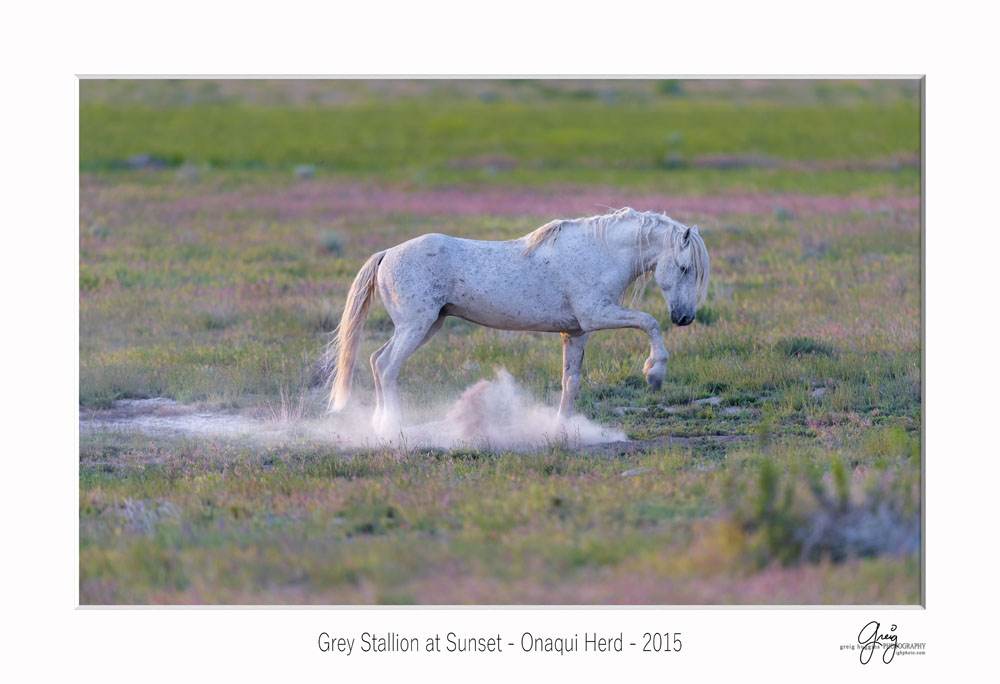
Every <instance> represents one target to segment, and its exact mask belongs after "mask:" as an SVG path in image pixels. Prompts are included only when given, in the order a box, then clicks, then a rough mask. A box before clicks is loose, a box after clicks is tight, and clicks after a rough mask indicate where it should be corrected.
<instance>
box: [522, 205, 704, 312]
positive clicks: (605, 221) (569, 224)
mask: <svg viewBox="0 0 1000 684" xmlns="http://www.w3.org/2000/svg"><path fill="white" fill-rule="evenodd" d="M627 221H635V222H636V223H637V225H638V227H639V230H638V231H636V241H637V242H636V244H637V246H639V247H642V246H643V245H648V244H649V233H650V231H651V229H652V228H653V227H654V226H657V225H664V226H667V227H668V228H671V229H672V230H671V232H670V246H671V247H672V248H673V249H679V247H680V243H679V241H678V238H679V236H680V234H681V233H682V232H683V231H685V230H687V226H685V225H684V224H682V223H680V222H678V221H675V220H673V219H672V218H670V217H669V216H667V215H666V214H660V213H656V212H654V211H636V210H635V209H632V208H631V207H624V208H622V209H617V210H615V211H612V212H610V213H608V214H601V215H598V216H588V217H581V218H575V219H556V220H554V221H549V222H548V223H546V224H545V225H544V226H540V227H539V228H536V229H535V230H533V231H532V232H530V233H528V234H527V235H525V236H524V241H525V248H524V253H525V254H530V253H532V252H534V251H535V250H536V249H538V248H539V247H541V246H542V245H545V244H551V243H552V242H554V241H555V239H556V237H557V236H558V235H559V233H560V232H561V231H562V230H563V229H564V228H572V229H583V230H586V231H587V233H588V234H589V235H591V236H593V237H594V238H596V239H597V241H598V242H599V243H600V244H602V245H606V244H607V239H608V231H609V230H613V229H614V228H615V227H617V226H619V225H621V224H623V223H625V222H627ZM690 244H691V266H692V268H694V272H695V283H696V286H697V288H698V303H699V304H702V303H704V301H705V297H706V296H707V295H708V273H709V259H708V249H707V248H706V247H705V241H704V240H702V239H701V235H699V234H698V233H697V232H692V233H691V234H690ZM637 251H641V250H637ZM651 275H652V274H651V272H650V271H646V272H644V273H640V274H639V275H638V278H637V287H635V288H634V289H633V292H632V296H631V297H630V298H629V299H630V300H631V304H630V306H631V305H633V304H634V303H635V302H636V301H639V300H641V299H642V296H643V293H644V292H645V289H646V283H647V282H649V278H650V276H651Z"/></svg>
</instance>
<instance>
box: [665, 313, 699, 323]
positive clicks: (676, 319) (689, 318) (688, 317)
mask: <svg viewBox="0 0 1000 684" xmlns="http://www.w3.org/2000/svg"><path fill="white" fill-rule="evenodd" d="M670 322H671V323H673V324H674V325H690V324H691V323H693V322H694V314H682V315H680V316H674V315H671V316H670Z"/></svg>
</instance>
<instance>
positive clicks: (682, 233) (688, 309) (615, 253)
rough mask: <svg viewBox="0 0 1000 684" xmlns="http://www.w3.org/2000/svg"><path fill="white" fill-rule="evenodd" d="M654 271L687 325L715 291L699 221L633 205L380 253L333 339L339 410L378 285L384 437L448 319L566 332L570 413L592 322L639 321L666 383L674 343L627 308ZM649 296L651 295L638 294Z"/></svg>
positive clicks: (652, 379)
mask: <svg viewBox="0 0 1000 684" xmlns="http://www.w3.org/2000/svg"><path fill="white" fill-rule="evenodd" d="M650 274H652V276H653V278H654V279H655V281H656V285H657V286H658V287H659V288H660V290H661V291H662V293H663V297H664V299H665V300H666V301H667V304H668V305H669V306H670V320H671V321H672V322H673V323H674V324H675V325H688V324H689V323H691V322H692V321H693V320H694V317H695V312H696V309H697V307H698V305H700V304H701V303H702V302H703V301H704V299H705V295H706V293H707V290H708V274H709V259H708V250H707V249H706V248H705V243H704V241H703V240H702V239H701V236H700V235H699V234H698V227H697V226H694V227H691V228H689V227H687V226H684V225H681V224H680V223H678V222H676V221H674V220H673V219H671V218H669V217H667V216H664V215H663V214H657V213H653V212H638V211H635V210H634V209H630V208H625V209H620V210H618V211H615V212H612V213H610V214H605V215H603V216H592V217H590V218H579V219H560V220H556V221H552V222H550V223H547V224H545V225H544V226H542V227H541V228H538V229H537V230H535V231H533V232H532V233H529V234H528V235H525V236H524V237H522V238H520V239H517V240H508V241H505V242H496V241H493V242H490V241H483V240H465V239H460V238H454V237H449V236H447V235H439V234H433V233H432V234H429V235H422V236H420V237H418V238H414V239H412V240H409V241H408V242H404V243H403V244H401V245H397V246H396V247H392V248H391V249H387V250H385V251H382V252H379V253H377V254H373V255H372V256H371V257H369V259H368V261H366V262H365V264H364V266H362V267H361V270H360V271H359V272H358V275H357V277H356V278H355V279H354V283H353V284H352V285H351V288H350V290H349V292H348V295H347V303H346V305H345V308H344V314H343V318H342V319H341V321H340V326H339V327H338V328H337V330H336V331H335V333H334V338H333V340H332V342H331V345H332V346H331V349H330V357H329V358H331V360H333V359H336V369H335V376H334V383H333V387H332V389H331V392H330V408H331V410H332V411H339V410H341V409H342V408H343V407H344V405H345V404H346V403H347V398H348V396H349V395H350V393H351V381H352V378H353V375H354V365H355V362H356V359H357V355H358V347H359V345H360V343H361V332H362V327H363V326H364V321H365V318H366V317H367V315H368V311H369V309H370V308H371V304H372V300H373V298H374V296H375V290H376V288H377V289H378V291H379V294H380V295H381V297H382V302H383V303H384V304H385V306H386V309H388V311H389V317H390V318H391V319H392V322H393V324H394V325H395V327H396V328H395V331H394V334H393V336H392V338H391V339H390V340H389V341H388V342H386V343H385V344H384V345H382V346H381V347H380V348H379V349H378V350H377V351H376V352H375V353H374V354H372V356H371V366H372V372H373V373H374V375H375V402H376V403H375V415H374V418H373V424H374V427H375V429H376V431H377V432H379V433H380V434H387V435H391V434H394V433H396V432H397V431H398V430H399V428H400V425H401V413H400V407H399V396H398V394H397V392H396V379H397V377H398V376H399V372H400V370H401V369H402V367H403V363H404V362H405V361H406V359H407V358H408V357H409V356H410V355H411V354H413V352H415V351H416V350H417V349H419V348H420V347H421V345H423V344H425V343H426V342H427V341H428V340H429V339H431V337H433V336H434V333H436V332H437V331H438V330H440V329H441V326H442V324H443V323H444V319H445V317H447V316H458V317H459V318H464V319H465V320H467V321H472V322H473V323H478V324H479V325H484V326H487V327H490V328H500V329H504V330H532V331H539V332H557V333H562V340H563V380H562V398H561V400H560V402H559V416H560V417H561V418H567V417H569V416H570V414H571V413H572V411H573V402H574V400H575V399H576V396H577V393H578V392H579V389H580V374H581V370H582V365H583V350H584V346H585V345H586V344H587V337H588V336H589V335H590V333H591V332H593V331H594V330H608V329H612V328H636V329H639V330H642V331H643V332H644V333H646V336H647V337H648V338H649V348H650V352H649V358H648V359H646V363H645V365H644V366H643V372H644V373H645V375H646V380H647V381H648V382H649V384H650V385H652V386H653V388H655V389H659V388H660V386H661V384H662V382H663V379H664V377H665V376H666V365H667V358H668V354H667V350H666V348H665V347H664V346H663V338H662V336H661V335H660V325H659V323H657V321H656V319H655V318H653V317H652V316H651V315H649V314H648V313H643V312H641V311H633V310H632V309H629V308H626V307H625V306H622V304H623V303H624V302H623V298H624V293H625V291H626V289H627V288H628V286H629V285H630V284H632V283H633V282H634V281H635V280H637V279H641V282H640V283H639V287H638V288H637V290H636V292H639V293H641V291H642V288H643V287H644V286H645V283H646V282H647V281H648V278H649V275H650ZM640 296H641V294H640Z"/></svg>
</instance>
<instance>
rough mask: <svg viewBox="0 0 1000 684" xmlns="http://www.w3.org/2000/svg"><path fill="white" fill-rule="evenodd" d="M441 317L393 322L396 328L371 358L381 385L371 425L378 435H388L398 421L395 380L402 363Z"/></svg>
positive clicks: (392, 432) (417, 347) (395, 429)
mask: <svg viewBox="0 0 1000 684" xmlns="http://www.w3.org/2000/svg"><path fill="white" fill-rule="evenodd" d="M442 323H443V317H438V318H437V319H435V320H434V321H430V322H423V323H407V324H403V325H397V326H396V332H395V333H394V334H393V336H392V339H391V340H389V346H388V347H386V348H385V350H384V351H383V352H382V353H381V354H379V356H378V358H376V359H375V373H376V374H377V375H378V383H379V385H380V387H381V395H382V401H381V407H382V410H381V412H379V414H378V415H377V421H378V423H377V424H376V426H375V429H376V430H377V431H378V432H379V433H380V434H382V435H385V436H391V435H394V434H395V433H396V432H398V431H399V428H400V426H401V425H402V417H403V416H402V411H401V410H400V408H399V393H398V392H397V390H396V380H397V379H398V378H399V372H400V371H401V370H402V369H403V364H404V363H406V359H408V358H409V357H410V355H412V354H413V352H415V351H416V350H417V349H419V348H420V347H421V345H423V344H424V343H425V342H426V341H427V340H429V339H430V338H431V337H432V336H433V335H434V333H435V332H437V331H438V330H439V329H440V328H441V324H442Z"/></svg>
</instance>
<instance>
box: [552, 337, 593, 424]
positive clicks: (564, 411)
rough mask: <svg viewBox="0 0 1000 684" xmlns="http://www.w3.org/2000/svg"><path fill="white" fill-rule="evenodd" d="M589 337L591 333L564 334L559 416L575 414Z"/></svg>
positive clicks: (566, 416)
mask: <svg viewBox="0 0 1000 684" xmlns="http://www.w3.org/2000/svg"><path fill="white" fill-rule="evenodd" d="M588 337H590V333H579V334H577V335H569V334H567V333H563V334H562V341H563V377H562V399H560V400H559V417H560V418H563V419H565V418H569V417H570V416H571V415H573V402H574V401H576V395H577V394H579V392H580V378H581V377H582V376H583V350H584V347H586V346H587V338H588Z"/></svg>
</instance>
